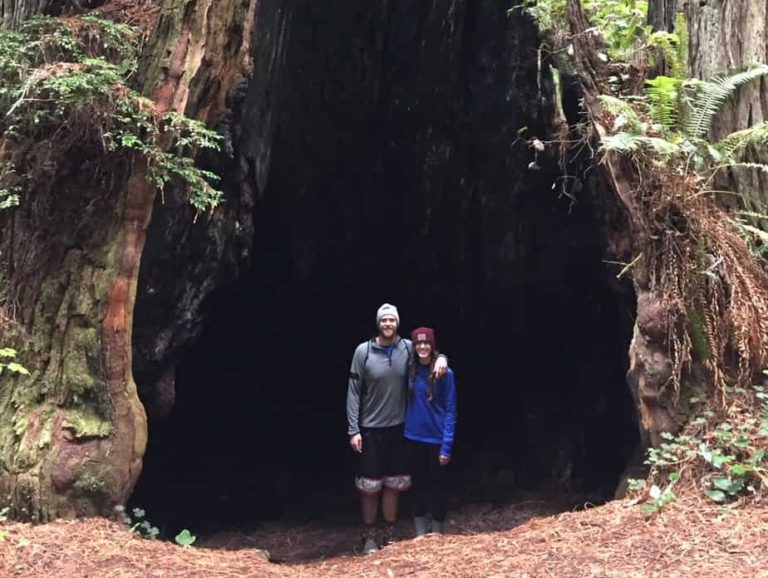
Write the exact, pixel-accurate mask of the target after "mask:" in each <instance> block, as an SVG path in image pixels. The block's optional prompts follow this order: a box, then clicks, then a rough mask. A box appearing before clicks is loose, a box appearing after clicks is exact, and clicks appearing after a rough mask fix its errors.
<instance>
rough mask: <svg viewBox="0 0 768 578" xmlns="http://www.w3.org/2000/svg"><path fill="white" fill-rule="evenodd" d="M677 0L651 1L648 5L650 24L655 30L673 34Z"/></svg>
mask: <svg viewBox="0 0 768 578" xmlns="http://www.w3.org/2000/svg"><path fill="white" fill-rule="evenodd" d="M676 11H677V0H651V1H650V2H649V3H648V24H650V25H651V26H652V27H653V29H654V30H663V31H664V32H673V31H674V30H675V12H676Z"/></svg>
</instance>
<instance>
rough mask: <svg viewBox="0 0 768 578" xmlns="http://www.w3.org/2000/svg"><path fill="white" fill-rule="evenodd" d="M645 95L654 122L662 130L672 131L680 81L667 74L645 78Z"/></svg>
mask: <svg viewBox="0 0 768 578" xmlns="http://www.w3.org/2000/svg"><path fill="white" fill-rule="evenodd" d="M645 84H646V89H645V96H646V97H647V98H648V108H649V111H650V113H651V118H652V119H653V122H654V123H655V124H658V125H660V126H661V127H662V132H664V133H668V132H672V131H674V130H675V129H676V128H677V119H678V111H679V109H680V99H679V91H680V85H681V84H682V81H681V80H680V79H678V78H672V77H669V76H657V77H656V78H653V79H651V80H646V81H645Z"/></svg>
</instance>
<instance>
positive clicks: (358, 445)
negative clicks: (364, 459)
mask: <svg viewBox="0 0 768 578" xmlns="http://www.w3.org/2000/svg"><path fill="white" fill-rule="evenodd" d="M349 445H351V446H352V449H353V450H354V451H356V452H357V453H358V454H362V453H363V436H361V435H360V434H359V433H356V434H355V435H353V436H350V438H349Z"/></svg>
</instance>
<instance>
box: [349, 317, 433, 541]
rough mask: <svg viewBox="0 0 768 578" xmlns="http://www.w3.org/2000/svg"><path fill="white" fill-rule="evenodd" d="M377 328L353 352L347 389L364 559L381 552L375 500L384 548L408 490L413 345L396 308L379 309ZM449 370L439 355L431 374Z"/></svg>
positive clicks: (409, 482)
mask: <svg viewBox="0 0 768 578" xmlns="http://www.w3.org/2000/svg"><path fill="white" fill-rule="evenodd" d="M376 326H377V328H378V335H377V336H376V337H374V338H373V339H370V340H368V341H364V342H363V343H361V344H360V345H358V346H357V348H356V349H355V354H354V356H353V357H352V366H351V367H350V370H349V385H348V388H347V422H348V428H347V433H348V434H349V444H350V446H352V449H353V450H354V451H355V452H357V453H358V454H360V461H359V467H358V472H357V477H356V478H355V487H356V488H357V490H358V491H359V492H360V496H361V503H362V514H363V524H364V526H365V527H364V532H363V551H364V552H365V553H366V554H373V553H374V552H376V551H377V550H378V548H379V546H378V543H377V541H376V533H375V523H376V517H377V514H378V509H379V499H381V510H382V514H383V517H384V522H385V528H384V537H383V540H382V545H383V544H387V543H389V542H390V541H391V540H392V536H393V530H394V524H395V522H396V521H397V506H398V498H399V494H400V492H404V491H406V490H407V489H408V488H409V487H410V485H411V477H410V475H409V474H408V472H407V468H406V464H405V462H406V460H405V455H404V443H403V424H404V423H405V406H406V400H407V394H408V370H409V365H410V362H411V355H412V353H413V345H412V343H411V341H410V340H408V339H403V338H402V337H400V335H398V332H397V331H398V328H399V326H400V315H399V313H398V311H397V307H395V306H394V305H391V304H389V303H384V304H383V305H382V306H381V307H379V309H378V311H377V312H376ZM447 366H448V363H447V360H446V358H445V356H441V357H440V358H438V360H437V362H436V363H435V372H436V373H437V374H438V375H439V376H441V375H442V374H443V373H444V372H445V370H446V368H447ZM379 496H381V498H379Z"/></svg>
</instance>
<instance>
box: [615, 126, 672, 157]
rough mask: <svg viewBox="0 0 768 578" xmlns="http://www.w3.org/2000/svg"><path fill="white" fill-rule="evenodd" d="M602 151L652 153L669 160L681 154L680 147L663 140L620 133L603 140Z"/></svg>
mask: <svg viewBox="0 0 768 578" xmlns="http://www.w3.org/2000/svg"><path fill="white" fill-rule="evenodd" d="M600 150H602V151H603V152H616V153H619V154H631V153H634V152H638V151H641V150H645V151H650V152H653V153H656V154H658V155H659V156H661V157H663V158H669V157H671V156H674V155H675V154H677V153H679V152H680V147H679V146H678V145H676V144H675V143H672V142H670V141H668V140H666V139H663V138H657V137H651V136H643V135H636V134H629V133H626V132H620V133H617V134H614V135H611V136H607V137H605V138H603V139H602V143H601V146H600Z"/></svg>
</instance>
